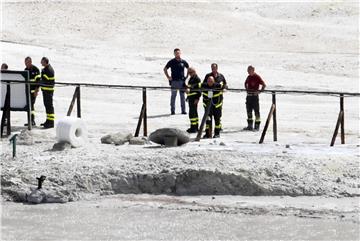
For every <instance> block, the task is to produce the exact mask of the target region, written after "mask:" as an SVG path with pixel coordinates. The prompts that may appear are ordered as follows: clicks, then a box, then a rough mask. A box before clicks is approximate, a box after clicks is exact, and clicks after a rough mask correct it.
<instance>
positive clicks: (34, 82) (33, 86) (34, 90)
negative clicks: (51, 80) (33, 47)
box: [25, 57, 41, 126]
mask: <svg viewBox="0 0 360 241" xmlns="http://www.w3.org/2000/svg"><path fill="white" fill-rule="evenodd" d="M25 70H27V71H29V78H30V82H31V83H30V101H31V123H32V125H33V126H35V125H36V123H35V108H34V105H35V101H36V97H37V95H38V92H39V83H40V79H41V75H40V70H39V69H38V68H37V67H36V66H35V65H33V64H32V59H31V58H30V57H26V58H25ZM27 125H28V124H25V126H27Z"/></svg>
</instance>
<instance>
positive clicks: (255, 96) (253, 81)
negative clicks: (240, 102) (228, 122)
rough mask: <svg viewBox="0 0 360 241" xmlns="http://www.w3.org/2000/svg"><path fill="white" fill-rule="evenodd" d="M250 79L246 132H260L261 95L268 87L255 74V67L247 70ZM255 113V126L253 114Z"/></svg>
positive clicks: (247, 83)
mask: <svg viewBox="0 0 360 241" xmlns="http://www.w3.org/2000/svg"><path fill="white" fill-rule="evenodd" d="M247 72H248V74H249V75H248V77H247V78H246V80H245V89H246V92H247V96H246V112H247V117H248V118H247V122H248V126H247V127H245V128H244V130H248V131H252V130H255V131H258V130H259V129H260V122H261V120H260V106H259V93H260V92H261V91H263V90H264V89H265V87H266V84H265V82H264V81H263V80H262V79H261V77H260V76H259V75H258V74H257V73H255V68H254V67H253V66H251V65H250V66H248V68H247ZM260 86H261V89H260ZM253 111H254V112H255V126H254V127H253V124H254V119H253V115H252V112H253Z"/></svg>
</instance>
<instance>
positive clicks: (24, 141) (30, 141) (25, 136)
mask: <svg viewBox="0 0 360 241" xmlns="http://www.w3.org/2000/svg"><path fill="white" fill-rule="evenodd" d="M16 138H17V139H16V144H17V145H27V146H29V145H34V143H35V142H34V138H33V136H32V134H31V131H29V130H22V131H21V132H20V134H19V135H18V136H17V137H16Z"/></svg>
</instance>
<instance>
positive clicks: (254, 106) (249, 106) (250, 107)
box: [246, 95, 261, 123]
mask: <svg viewBox="0 0 360 241" xmlns="http://www.w3.org/2000/svg"><path fill="white" fill-rule="evenodd" d="M253 111H254V112H255V118H256V119H255V123H260V121H261V120H260V106H259V96H258V95H249V96H247V97H246V112H247V117H248V119H247V120H248V122H253V121H254V119H253V115H252V112H253Z"/></svg>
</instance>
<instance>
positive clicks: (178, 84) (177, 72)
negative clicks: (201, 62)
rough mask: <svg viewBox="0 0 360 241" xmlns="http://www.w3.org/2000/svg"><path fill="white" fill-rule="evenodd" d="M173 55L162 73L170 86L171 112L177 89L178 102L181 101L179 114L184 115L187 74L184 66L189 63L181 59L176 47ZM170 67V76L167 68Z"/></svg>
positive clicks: (173, 107)
mask: <svg viewBox="0 0 360 241" xmlns="http://www.w3.org/2000/svg"><path fill="white" fill-rule="evenodd" d="M174 55H175V58H173V59H171V60H170V61H169V62H168V63H167V64H166V66H165V67H164V74H165V76H166V78H167V79H168V80H169V85H170V86H171V88H172V90H171V101H170V106H171V114H172V115H175V100H176V95H177V91H178V90H179V92H180V93H179V94H180V102H181V114H184V115H186V109H185V94H184V92H185V79H186V77H187V75H188V73H186V77H185V73H184V72H185V68H186V69H188V68H189V64H188V63H187V62H186V61H185V60H183V59H182V58H181V57H180V56H181V51H180V49H178V48H176V49H174ZM169 68H170V69H171V76H170V75H169V73H168V69H169Z"/></svg>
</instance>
